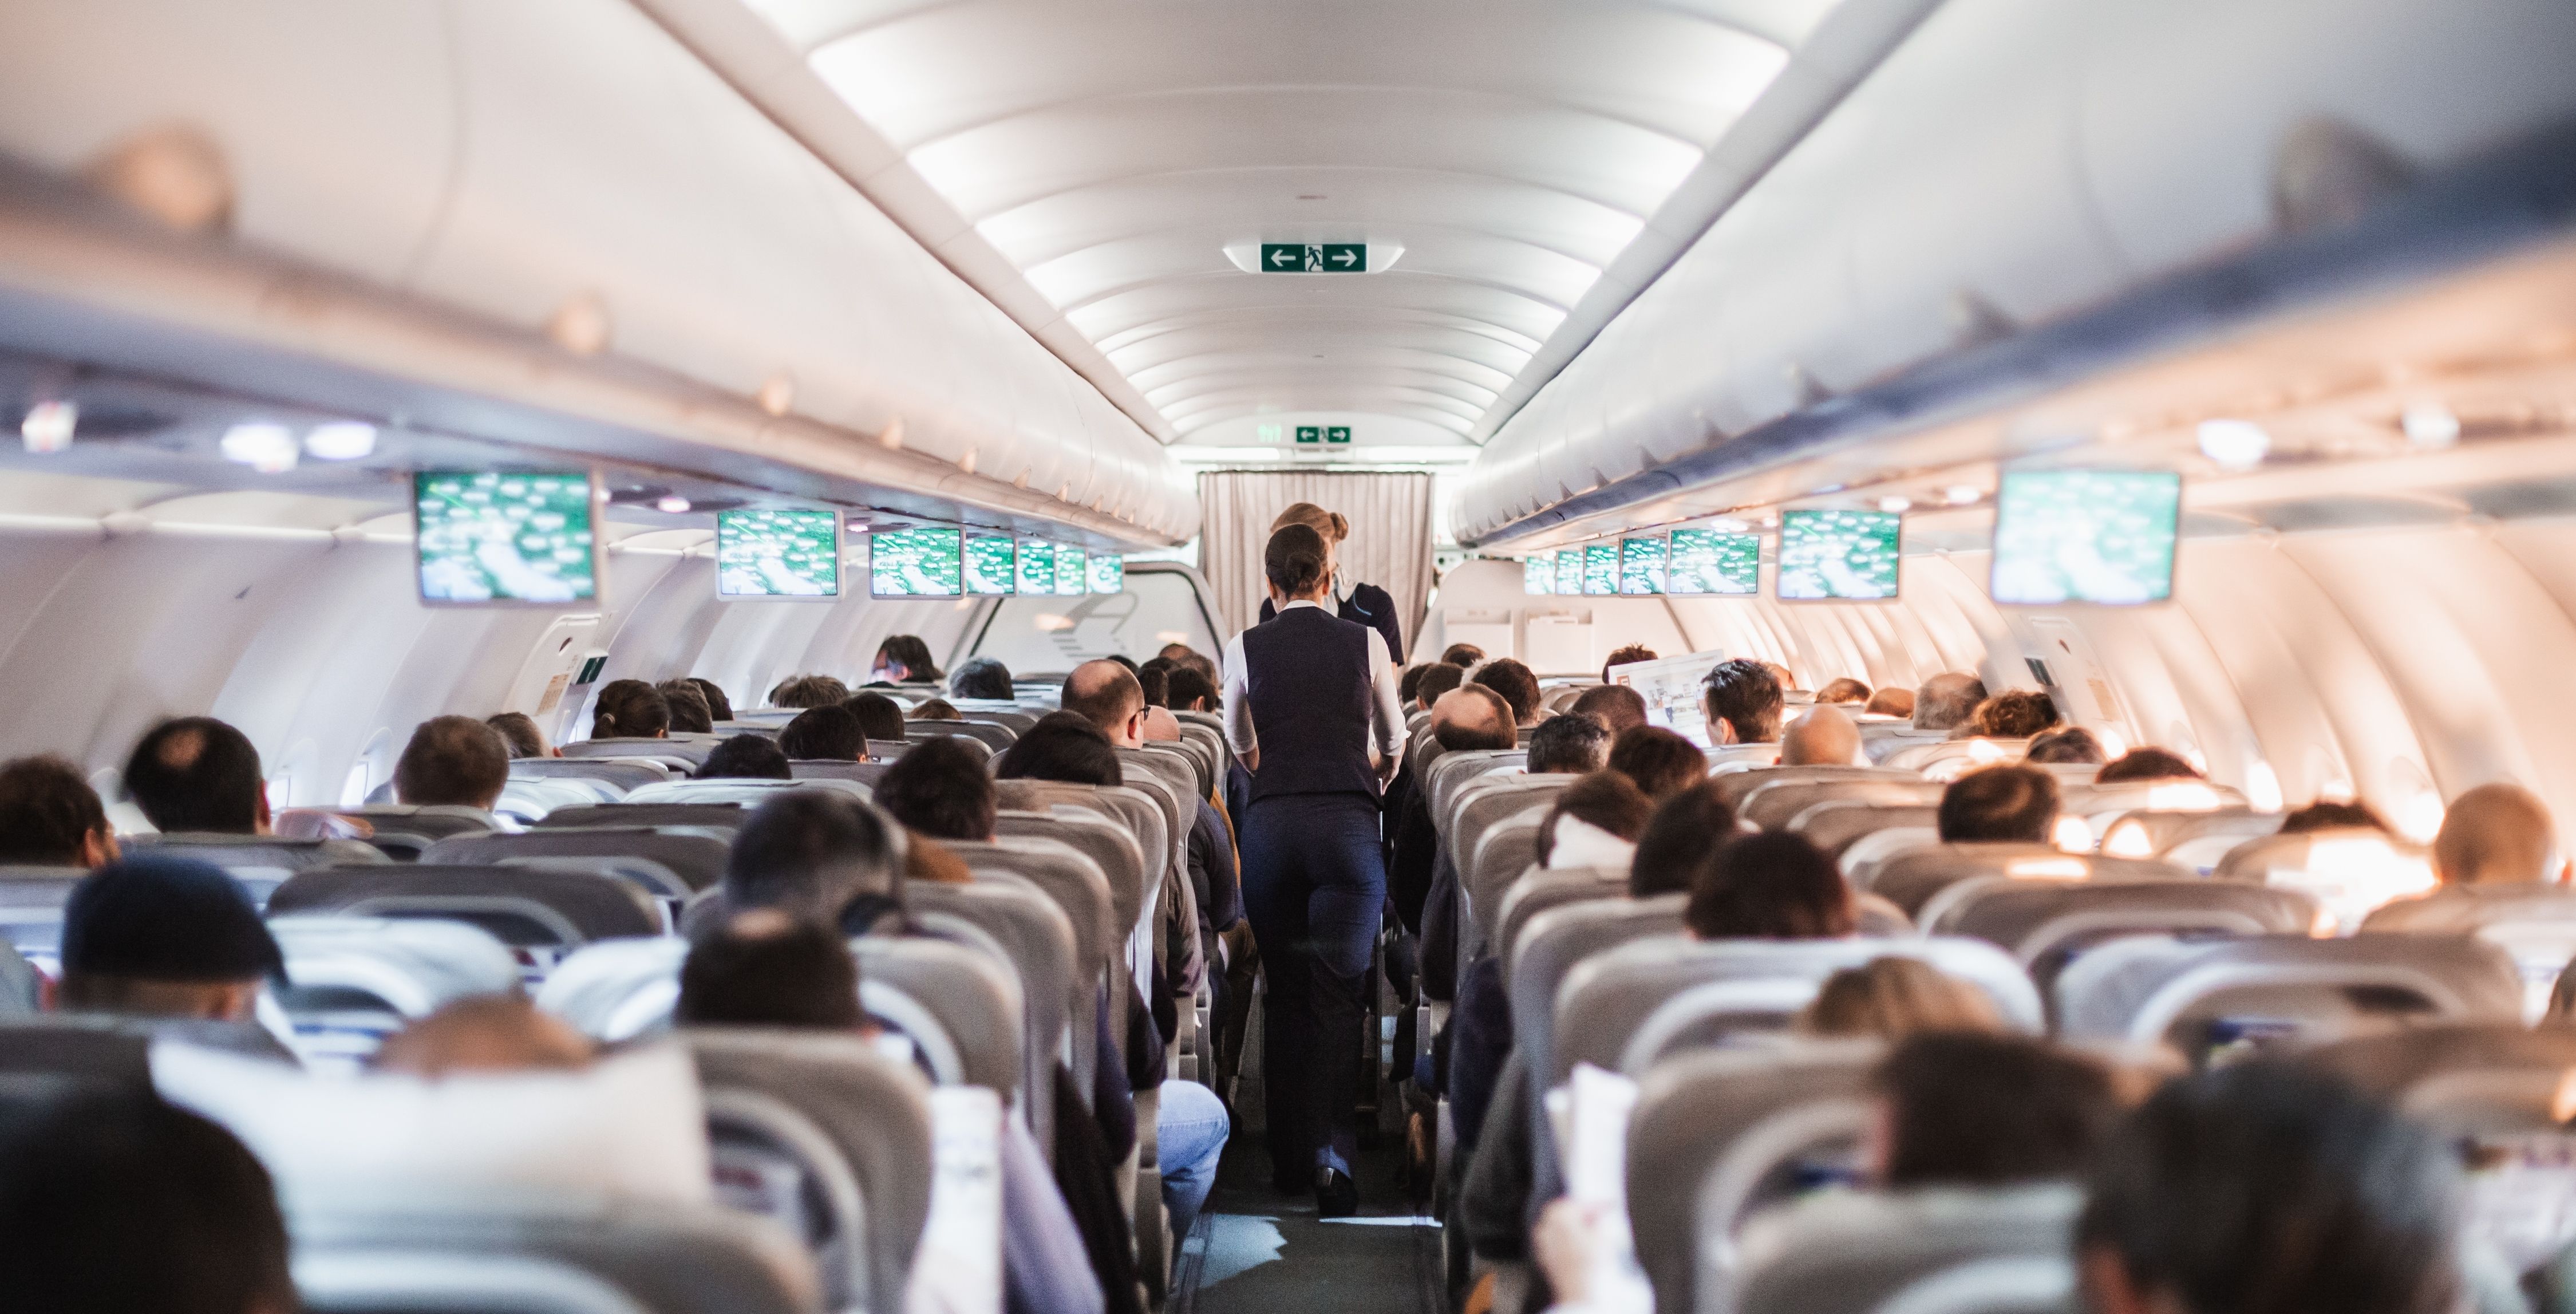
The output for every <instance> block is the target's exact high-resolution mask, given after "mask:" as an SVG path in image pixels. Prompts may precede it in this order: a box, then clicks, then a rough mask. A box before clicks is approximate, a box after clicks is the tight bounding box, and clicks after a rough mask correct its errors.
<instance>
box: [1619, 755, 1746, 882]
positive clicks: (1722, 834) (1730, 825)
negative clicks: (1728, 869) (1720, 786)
mask: <svg viewBox="0 0 2576 1314" xmlns="http://www.w3.org/2000/svg"><path fill="white" fill-rule="evenodd" d="M1685 742H1687V741H1685ZM1735 834H1736V829H1735V809H1734V808H1732V807H1730V806H1728V805H1727V802H1726V796H1725V795H1723V794H1721V793H1719V792H1718V790H1717V786H1716V785H1714V784H1712V783H1710V782H1709V781H1708V780H1706V779H1702V780H1701V781H1700V782H1699V783H1697V784H1695V785H1692V786H1691V787H1689V788H1687V789H1684V790H1682V791H1680V792H1679V793H1675V794H1669V795H1666V796H1665V798H1664V801H1663V802H1661V803H1658V804H1656V805H1655V813H1654V815H1653V816H1650V817H1648V818H1646V829H1645V832H1644V833H1643V834H1640V835H1639V836H1638V837H1637V856H1636V857H1635V858H1634V859H1632V860H1631V861H1630V862H1629V864H1628V896H1629V897H1630V898H1634V899H1651V898H1653V897H1655V896H1656V895H1658V894H1684V893H1688V892H1689V890H1690V888H1691V882H1692V880H1693V879H1694V878H1695V877H1696V876H1697V875H1698V874H1699V868H1700V863H1701V860H1702V859H1704V858H1706V857H1708V855H1709V853H1710V852H1711V850H1713V849H1715V848H1716V847H1717V846H1719V845H1722V844H1724V843H1726V842H1727V841H1728V840H1729V839H1732V838H1734V836H1735Z"/></svg>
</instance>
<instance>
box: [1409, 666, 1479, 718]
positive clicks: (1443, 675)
mask: <svg viewBox="0 0 2576 1314" xmlns="http://www.w3.org/2000/svg"><path fill="white" fill-rule="evenodd" d="M1466 682H1467V668H1466V667H1464V666H1460V665H1458V664H1457V663H1456V662H1433V663H1431V664H1430V665H1429V666H1426V667H1424V668H1422V682H1421V683H1420V684H1419V685H1416V686H1415V687H1414V690H1413V705H1414V706H1416V707H1419V708H1421V709H1423V710H1424V711H1429V710H1430V709H1431V705H1432V704H1433V703H1436V702H1439V701H1440V697H1441V695H1443V694H1446V693H1448V692H1449V691H1450V690H1452V689H1455V688H1457V687H1458V686H1459V685H1462V684H1465V683H1466Z"/></svg>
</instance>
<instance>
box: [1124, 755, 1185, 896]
mask: <svg viewBox="0 0 2576 1314" xmlns="http://www.w3.org/2000/svg"><path fill="white" fill-rule="evenodd" d="M1116 751H1117V753H1118V764H1119V766H1120V767H1121V768H1122V769H1123V778H1124V779H1125V780H1126V782H1127V783H1126V785H1125V788H1128V789H1133V790H1137V791H1139V792H1141V793H1143V794H1144V795H1145V796H1146V797H1147V798H1150V799H1152V800H1154V802H1155V803H1156V804H1158V805H1159V806H1160V807H1161V808H1162V809H1163V822H1164V824H1165V825H1166V826H1168V827H1169V828H1170V833H1169V836H1168V841H1167V842H1168V843H1169V844H1170V845H1171V851H1172V866H1171V867H1170V868H1167V869H1166V870H1178V869H1181V868H1184V867H1186V866H1187V865H1188V863H1189V837H1190V827H1191V826H1193V825H1195V824H1197V822H1198V817H1199V809H1198V803H1197V802H1196V800H1197V799H1198V798H1199V797H1200V796H1199V795H1198V793H1197V788H1198V776H1197V773H1196V772H1195V771H1193V770H1192V769H1191V768H1190V765H1189V763H1188V762H1186V761H1184V760H1182V759H1180V758H1178V757H1175V756H1173V755H1172V754H1170V753H1158V752H1155V751H1153V750H1152V749H1147V748H1121V749H1118V750H1116Z"/></svg>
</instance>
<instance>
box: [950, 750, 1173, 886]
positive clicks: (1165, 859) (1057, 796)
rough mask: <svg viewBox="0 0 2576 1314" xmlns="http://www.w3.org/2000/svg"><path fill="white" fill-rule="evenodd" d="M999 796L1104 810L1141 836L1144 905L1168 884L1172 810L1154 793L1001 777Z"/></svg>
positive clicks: (1026, 806)
mask: <svg viewBox="0 0 2576 1314" xmlns="http://www.w3.org/2000/svg"><path fill="white" fill-rule="evenodd" d="M993 792H994V796H995V800H996V801H997V802H998V803H1000V805H1001V807H1002V809H1003V810H1005V811H1010V812H1050V811H1052V810H1053V809H1054V808H1056V807H1057V806H1058V805H1063V806H1067V807H1074V808H1081V809H1085V810H1087V811H1091V812H1096V813H1099V814H1100V815H1101V816H1103V817H1107V818H1108V819H1109V820H1111V821H1113V822H1115V823H1117V824H1118V825H1120V826H1122V827H1124V828H1125V829H1126V831H1127V833H1128V834H1129V835H1131V836H1133V837H1134V838H1135V840H1136V851H1137V854H1138V856H1140V857H1141V858H1143V860H1144V863H1145V878H1144V880H1143V881H1142V882H1141V883H1140V885H1139V888H1138V894H1137V901H1138V904H1139V906H1142V904H1143V903H1144V901H1146V900H1147V899H1149V898H1150V897H1151V892H1152V891H1155V890H1159V889H1161V888H1162V886H1163V875H1164V873H1165V872H1167V871H1169V870H1170V869H1171V864H1172V855H1173V854H1174V853H1175V852H1176V850H1175V849H1174V847H1173V839H1172V834H1171V830H1170V826H1171V822H1170V820H1169V817H1168V814H1167V813H1166V812H1165V811H1164V809H1163V807H1162V805H1161V804H1159V803H1158V802H1156V801H1155V799H1154V797H1153V796H1151V795H1148V794H1147V793H1145V792H1144V791H1143V790H1141V789H1135V788H1132V787H1129V786H1125V785H1077V784H1073V783H1070V782H1068V781H1062V780H999V781H995V782H994V784H993Z"/></svg>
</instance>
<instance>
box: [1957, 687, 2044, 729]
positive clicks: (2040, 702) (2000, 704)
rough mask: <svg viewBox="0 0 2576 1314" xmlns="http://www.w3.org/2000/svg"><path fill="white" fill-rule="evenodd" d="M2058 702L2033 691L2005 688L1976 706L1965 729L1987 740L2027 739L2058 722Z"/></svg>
mask: <svg viewBox="0 0 2576 1314" xmlns="http://www.w3.org/2000/svg"><path fill="white" fill-rule="evenodd" d="M2060 719H2061V718H2060V717H2059V716H2058V713H2057V703H2056V701H2055V700H2053V699H2051V698H2050V697H2049V696H2048V695H2047V694H2044V693H2041V692H2040V691H2038V690H2036V689H2006V690H2005V691H2003V692H2002V693H1999V694H1996V695H1995V696H1994V697H1992V698H1988V699H1987V700H1986V701H1984V702H1982V703H1979V704H1977V710H1976V711H1975V712H1974V713H1972V714H1970V716H1969V717H1968V728H1970V729H1972V730H1973V731H1975V733H1977V734H1980V735H1983V736H1985V737H1986V738H1988V739H2028V738H2030V737H2031V736H2032V735H2035V734H2038V733H2039V732H2041V731H2043V730H2046V729H2048V728H2050V727H2052V726H2054V725H2056V724H2057V723H2058V721H2059V720H2060Z"/></svg>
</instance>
